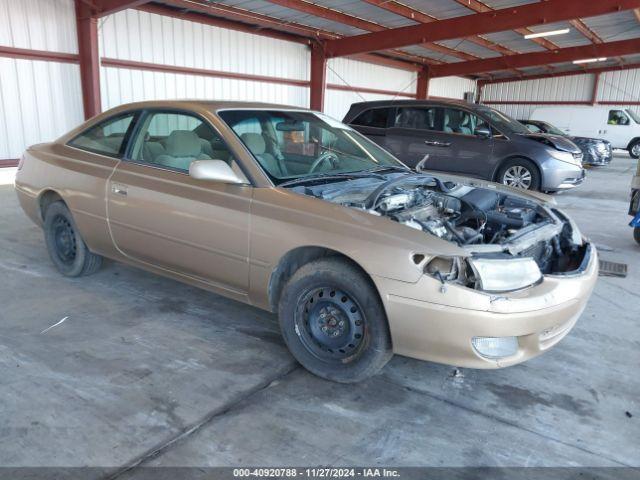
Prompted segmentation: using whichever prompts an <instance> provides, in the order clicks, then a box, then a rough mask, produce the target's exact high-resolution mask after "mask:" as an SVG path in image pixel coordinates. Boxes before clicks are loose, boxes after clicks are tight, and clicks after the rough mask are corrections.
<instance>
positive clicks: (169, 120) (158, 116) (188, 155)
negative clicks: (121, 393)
mask: <svg viewBox="0 0 640 480" xmlns="http://www.w3.org/2000/svg"><path fill="white" fill-rule="evenodd" d="M132 159H133V160H135V161H137V162H141V163H147V164H149V165H155V166H160V167H166V168H170V169H172V170H177V171H180V172H188V171H189V165H190V164H191V162H193V161H194V160H224V161H225V162H231V159H232V156H231V152H230V151H229V149H228V147H227V146H226V144H225V143H224V141H223V139H222V138H221V137H220V135H218V134H217V133H216V132H215V131H214V130H213V128H211V126H210V125H209V124H207V123H205V122H203V121H202V120H200V119H199V118H198V117H196V116H194V115H190V114H188V113H176V112H152V113H149V114H148V115H147V116H146V117H145V118H144V120H143V123H142V127H141V128H140V133H139V134H138V137H137V138H136V143H135V145H134V148H133V153H132Z"/></svg>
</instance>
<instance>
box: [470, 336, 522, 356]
mask: <svg viewBox="0 0 640 480" xmlns="http://www.w3.org/2000/svg"><path fill="white" fill-rule="evenodd" d="M471 343H472V344H473V348H474V349H475V351H476V352H478V353H479V354H480V355H481V356H483V357H485V358H491V359H499V358H505V357H510V356H512V355H515V354H516V353H517V352H518V339H517V338H516V337H473V338H472V339H471Z"/></svg>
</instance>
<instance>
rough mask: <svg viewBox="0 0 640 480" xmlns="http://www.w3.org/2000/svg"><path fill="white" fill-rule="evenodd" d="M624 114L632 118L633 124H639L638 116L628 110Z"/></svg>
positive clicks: (639, 118)
mask: <svg viewBox="0 0 640 480" xmlns="http://www.w3.org/2000/svg"><path fill="white" fill-rule="evenodd" d="M626 112H627V113H628V114H629V116H630V117H631V118H633V121H634V122H636V123H640V115H638V114H637V113H636V112H634V111H633V110H631V109H630V108H627V110H626Z"/></svg>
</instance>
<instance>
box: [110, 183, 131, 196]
mask: <svg viewBox="0 0 640 480" xmlns="http://www.w3.org/2000/svg"><path fill="white" fill-rule="evenodd" d="M111 191H112V192H113V193H116V194H118V195H124V196H126V195H127V187H126V186H125V185H119V184H117V183H114V184H113V185H111Z"/></svg>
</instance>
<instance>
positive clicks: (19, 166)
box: [18, 155, 24, 170]
mask: <svg viewBox="0 0 640 480" xmlns="http://www.w3.org/2000/svg"><path fill="white" fill-rule="evenodd" d="M23 164H24V155H22V156H21V157H20V160H18V170H21V169H22V165H23Z"/></svg>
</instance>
